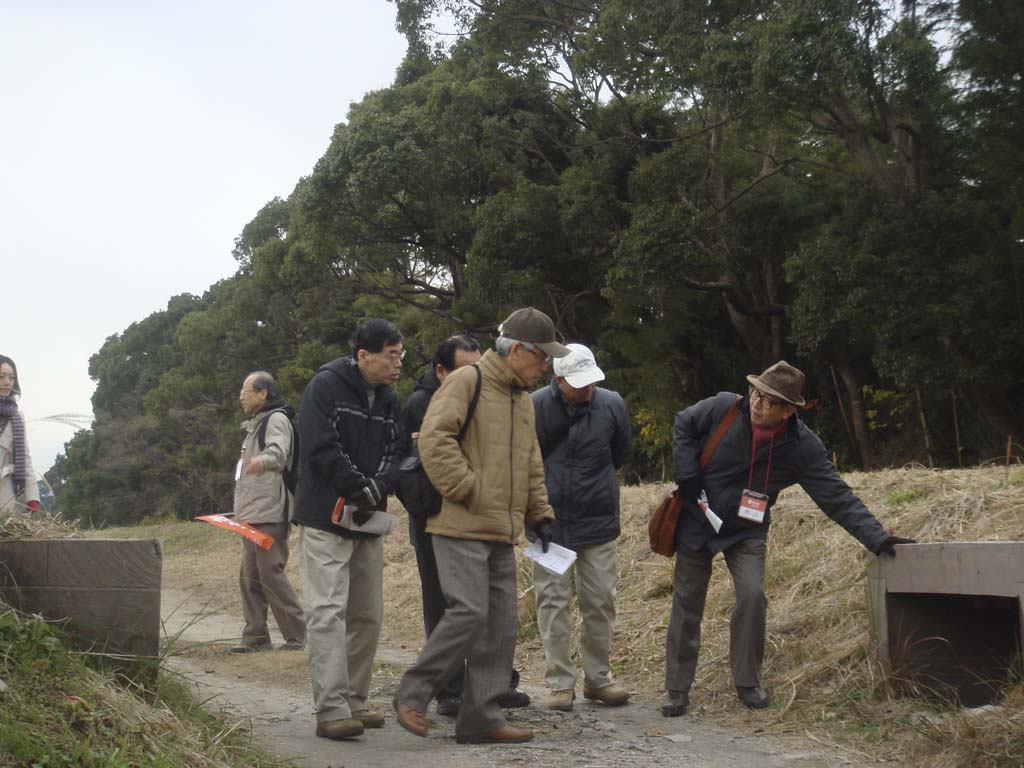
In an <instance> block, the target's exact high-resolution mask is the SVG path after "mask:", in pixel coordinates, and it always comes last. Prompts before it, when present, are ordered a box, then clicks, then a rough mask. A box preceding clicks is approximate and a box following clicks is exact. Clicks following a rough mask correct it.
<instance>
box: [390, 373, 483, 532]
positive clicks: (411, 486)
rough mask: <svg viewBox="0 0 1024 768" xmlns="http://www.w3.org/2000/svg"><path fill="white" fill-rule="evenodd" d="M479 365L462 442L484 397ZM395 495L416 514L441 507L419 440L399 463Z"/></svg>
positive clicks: (429, 513) (421, 516) (430, 513)
mask: <svg viewBox="0 0 1024 768" xmlns="http://www.w3.org/2000/svg"><path fill="white" fill-rule="evenodd" d="M473 367H474V368H476V388H475V389H474V390H473V399H472V400H470V401H469V408H468V409H467V410H466V420H465V421H464V422H462V429H460V430H459V434H457V435H456V436H455V439H456V441H458V442H460V443H461V442H462V439H463V438H464V437H465V436H466V430H468V429H469V422H470V421H471V420H472V419H473V413H474V412H475V411H476V404H477V401H479V400H480V382H481V380H482V378H483V377H482V376H481V374H480V369H479V368H478V367H477V366H475V365H474V366H473ZM395 496H397V497H398V500H399V501H400V502H402V506H403V507H405V509H406V511H407V512H408V513H409V514H410V515H412V516H413V517H416V518H419V519H421V520H425V519H426V518H428V517H433V516H434V515H436V514H437V513H438V512H440V511H441V494H440V493H438V492H437V489H436V488H434V486H433V485H432V484H431V483H430V478H429V477H427V473H426V471H424V469H423V465H422V464H421V463H420V452H419V448H418V447H417V445H416V443H413V446H412V453H411V454H410V455H409V456H407V457H406V458H405V460H404V461H402V463H401V465H399V467H398V479H397V480H395Z"/></svg>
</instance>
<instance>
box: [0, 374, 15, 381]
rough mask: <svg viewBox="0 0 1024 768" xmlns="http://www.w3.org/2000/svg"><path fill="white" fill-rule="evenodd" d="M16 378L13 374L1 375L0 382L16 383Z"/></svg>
mask: <svg viewBox="0 0 1024 768" xmlns="http://www.w3.org/2000/svg"><path fill="white" fill-rule="evenodd" d="M15 378H16V377H15V375H14V374H13V373H0V381H14V380H15Z"/></svg>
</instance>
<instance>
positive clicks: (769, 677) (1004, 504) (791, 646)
mask: <svg viewBox="0 0 1024 768" xmlns="http://www.w3.org/2000/svg"><path fill="white" fill-rule="evenodd" d="M845 479H846V480H847V482H849V483H850V484H851V485H852V486H853V488H854V490H855V491H856V492H857V493H858V495H859V496H860V497H861V498H862V499H863V500H864V501H865V502H866V503H867V505H868V507H869V508H870V509H871V510H872V511H873V512H874V513H875V515H876V516H877V517H878V518H879V519H880V520H881V522H882V523H883V524H884V525H885V527H886V528H887V529H888V530H889V531H891V532H892V533H894V534H897V535H900V536H907V537H910V538H914V539H917V540H918V541H932V542H935V541H986V540H991V541H994V540H999V541H1008V540H1024V516H1022V515H1021V512H1020V510H1022V509H1024V470H1021V469H1020V468H1011V471H1009V472H1007V471H1005V470H1004V469H1003V468H982V469H970V470H951V471H950V470H947V471H934V470H929V469H925V468H906V469H896V470H889V471H882V472H872V473H851V474H848V475H846V476H845ZM666 489H667V486H662V485H643V486H635V487H627V488H624V489H623V494H622V529H623V530H622V537H621V539H620V541H619V549H618V553H619V586H618V618H617V624H616V638H615V642H614V645H613V659H612V663H613V666H614V668H615V671H616V674H617V676H618V678H619V679H620V681H622V682H624V683H625V684H626V685H627V686H629V687H630V688H632V689H633V690H638V691H648V692H655V691H660V690H661V689H662V687H663V683H662V677H663V674H664V643H665V632H666V628H667V623H668V615H669V608H670V605H671V583H672V567H673V564H672V561H671V560H669V559H667V558H663V557H660V556H658V555H655V554H653V553H651V552H650V551H649V549H648V545H647V519H648V515H649V513H650V510H651V509H652V508H653V507H654V505H655V504H656V503H657V501H658V500H659V499H660V497H661V495H662V494H663V493H664V492H665V490H666ZM393 504H394V506H393V508H392V511H395V512H398V513H401V512H402V510H401V508H400V507H399V506H398V505H397V503H394V502H393ZM773 519H774V520H775V522H774V524H773V527H772V532H771V537H770V540H769V555H768V563H767V573H766V589H767V594H768V600H769V607H768V647H767V658H766V668H765V682H766V684H767V685H768V687H770V688H771V689H772V692H773V694H774V699H775V705H774V706H773V707H772V708H771V709H769V710H767V711H765V712H760V713H756V714H755V713H748V712H746V711H744V710H742V708H739V707H738V705H737V702H736V699H735V695H734V692H733V690H732V685H731V681H730V679H729V665H728V633H729V611H730V609H731V606H732V600H733V590H732V583H731V580H730V579H729V576H728V572H727V570H726V569H725V565H724V561H722V559H721V558H717V559H716V560H715V565H714V574H713V576H712V583H711V588H710V591H709V595H708V601H707V608H706V612H705V618H704V624H703V648H702V652H701V663H700V667H699V669H698V677H697V682H696V685H695V688H694V691H693V698H694V703H695V705H696V707H697V709H698V711H700V712H701V713H703V714H704V715H705V716H706V717H708V716H709V717H713V718H716V719H718V718H721V720H722V721H723V722H733V723H735V722H737V721H742V722H750V723H752V724H753V726H754V727H756V728H759V729H765V730H767V731H769V732H775V733H786V732H801V733H804V734H807V735H811V736H812V737H814V738H817V739H822V740H828V741H830V742H832V743H833V745H837V746H839V747H840V748H844V749H848V750H851V751H853V752H857V753H861V754H870V755H872V756H874V757H883V756H888V757H889V758H899V759H900V760H902V761H904V762H906V763H907V764H916V765H924V764H927V765H928V766H929V767H930V768H946V767H950V768H952V767H953V766H957V767H958V768H967V767H968V766H970V768H975V767H979V768H980V767H982V766H993V767H996V766H998V768H1008V767H1009V766H1022V765H1024V743H1022V741H1024V737H1022V736H1021V735H1020V734H1021V733H1024V722H1022V720H1024V715H1022V713H1021V710H1022V704H1024V689H1022V688H1021V686H1019V685H1018V686H1017V687H1016V688H1015V689H1013V690H1011V692H1010V693H1009V694H1008V696H1007V697H1006V700H1005V702H1004V703H1003V705H1002V706H1000V707H995V708H991V709H988V710H985V711H983V712H980V713H978V712H973V711H964V710H956V709H953V708H949V709H948V711H945V712H940V713H938V717H934V716H933V717H931V718H930V719H926V720H922V719H921V713H922V712H925V713H931V715H936V712H935V710H934V705H927V704H924V703H922V702H920V701H917V700H908V699H897V698H895V697H893V696H892V695H891V694H890V693H889V685H888V681H887V680H886V678H885V676H884V674H883V673H882V671H881V670H880V669H879V668H878V666H877V665H876V664H875V663H874V662H873V661H872V659H871V658H870V655H869V653H868V610H867V595H866V592H867V590H866V566H867V563H868V561H869V558H870V555H868V554H867V553H866V552H865V551H864V549H863V548H862V547H861V546H860V544H859V543H858V542H857V541H856V540H854V539H853V538H851V537H850V536H849V535H848V534H847V533H846V532H845V531H844V530H842V529H841V528H840V527H838V526H837V525H835V524H833V523H832V522H831V521H830V520H829V519H828V518H826V517H825V515H824V514H822V513H821V512H820V511H819V510H818V508H817V507H816V506H815V505H814V504H813V502H811V501H810V499H809V498H808V497H807V496H806V495H805V494H804V493H803V492H802V491H801V490H800V489H799V488H794V489H791V490H789V491H787V492H786V493H784V494H783V495H782V496H781V498H780V499H779V502H778V503H777V505H776V507H775V510H774V512H773ZM196 525H198V524H190V526H185V527H187V528H189V534H188V536H187V537H182V536H181V534H180V533H174V531H175V530H177V531H180V529H181V527H182V524H168V528H167V529H166V530H161V531H160V532H159V533H157V531H156V530H154V529H153V528H147V529H141V530H140V529H132V532H133V533H134V535H136V536H138V535H159V536H160V537H161V538H164V536H165V535H168V536H170V540H169V541H170V543H168V544H165V553H166V556H167V559H168V563H167V565H169V566H170V569H169V570H170V574H171V577H172V580H173V581H174V582H175V586H176V587H177V588H188V587H189V585H190V584H191V585H193V586H194V585H195V584H196V583H197V582H203V583H205V586H206V588H209V587H211V586H212V585H214V584H216V585H217V591H218V592H220V593H221V594H222V595H223V597H224V598H225V599H226V600H227V601H231V600H236V599H237V598H236V595H235V593H237V586H236V579H237V568H238V560H237V557H235V556H233V555H232V556H228V555H227V554H226V553H228V552H235V551H236V548H237V542H236V541H235V540H234V539H233V537H232V535H231V534H228V533H226V532H223V531H219V530H217V529H214V528H212V527H210V526H207V527H205V528H199V529H195V528H194V526H196ZM175 541H176V542H177V543H174V542H175ZM293 546H295V541H294V539H293ZM294 551H295V550H294V549H293V552H294ZM384 553H385V577H384V578H385V616H384V627H383V634H382V638H381V643H382V645H384V646H389V647H392V648H408V649H410V650H412V651H415V650H417V649H418V648H419V647H420V646H421V645H422V640H423V621H422V612H421V608H420V584H419V577H418V573H417V569H416V562H415V556H414V554H413V550H412V547H411V546H410V545H409V541H408V533H407V530H406V521H405V519H404V515H403V518H402V519H401V520H400V521H399V524H398V527H397V529H396V531H395V532H394V533H393V534H392V535H391V536H388V537H387V538H386V540H385V547H384ZM182 554H185V555H187V556H186V557H184V558H180V557H179V555H182ZM183 560H184V562H183ZM297 560H298V558H297V557H293V558H292V562H291V563H290V564H289V572H290V573H291V574H292V575H293V584H294V585H295V586H296V587H297V588H298V587H299V583H298V578H297V574H295V573H294V568H295V565H296V563H297ZM166 575H167V571H165V576H166ZM531 582H532V579H531V577H530V569H529V567H528V565H527V563H526V562H525V559H523V558H521V562H520V567H519V593H520V595H521V597H522V599H521V600H520V607H519V614H520V627H519V644H518V648H517V651H516V654H517V659H516V664H517V667H518V668H519V669H520V670H522V672H523V674H524V678H525V679H526V681H527V682H529V683H532V684H533V685H537V686H539V685H543V666H544V660H543V648H542V647H541V643H540V640H539V638H538V635H537V629H536V623H535V610H534V601H533V598H532V588H531ZM922 722H926V723H927V725H922Z"/></svg>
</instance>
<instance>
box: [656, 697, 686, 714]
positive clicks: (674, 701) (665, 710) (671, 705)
mask: <svg viewBox="0 0 1024 768" xmlns="http://www.w3.org/2000/svg"><path fill="white" fill-rule="evenodd" d="M689 706H690V694H689V693H687V692H686V691H669V692H668V693H667V694H666V695H665V703H664V704H662V705H661V716H662V717H679V716H680V715H685V714H686V708H687V707H689Z"/></svg>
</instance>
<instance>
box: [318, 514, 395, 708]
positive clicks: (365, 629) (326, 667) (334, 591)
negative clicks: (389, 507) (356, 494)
mask: <svg viewBox="0 0 1024 768" xmlns="http://www.w3.org/2000/svg"><path fill="white" fill-rule="evenodd" d="M299 547H300V550H301V559H300V566H301V568H300V570H301V572H302V594H303V598H304V599H305V601H306V647H307V649H308V656H309V676H310V680H311V682H312V684H313V711H314V712H315V713H316V720H317V722H318V723H325V722H328V721H330V720H347V719H348V718H350V717H352V712H353V711H355V710H360V709H366V708H367V706H366V700H367V698H368V697H369V695H370V677H371V675H372V673H373V656H374V654H375V653H376V652H377V640H378V638H379V637H380V624H381V619H382V617H383V615H384V590H383V586H384V542H383V540H382V539H381V538H380V537H379V536H376V537H374V538H372V539H345V538H342V537H341V536H338V535H337V534H334V533H329V532H327V531H319V530H317V529H316V528H309V527H307V526H304V525H300V526H299Z"/></svg>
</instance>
